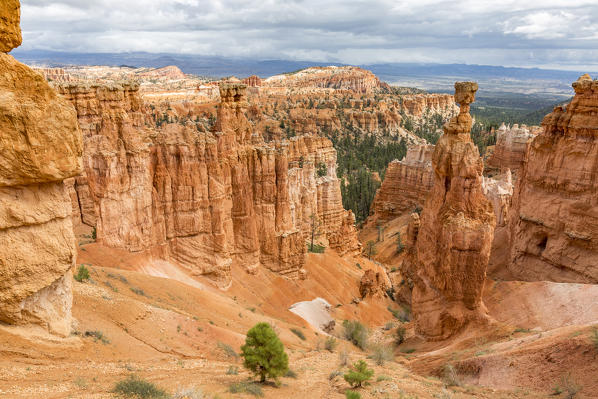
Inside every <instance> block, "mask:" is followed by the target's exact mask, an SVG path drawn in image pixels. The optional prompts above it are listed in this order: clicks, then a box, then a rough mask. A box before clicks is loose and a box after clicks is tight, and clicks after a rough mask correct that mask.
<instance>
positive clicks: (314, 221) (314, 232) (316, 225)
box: [309, 214, 320, 252]
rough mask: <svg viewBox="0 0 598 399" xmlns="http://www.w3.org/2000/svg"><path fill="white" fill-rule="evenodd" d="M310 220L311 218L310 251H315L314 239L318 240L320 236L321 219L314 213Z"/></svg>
mask: <svg viewBox="0 0 598 399" xmlns="http://www.w3.org/2000/svg"><path fill="white" fill-rule="evenodd" d="M309 220H310V227H309V231H310V236H311V240H310V245H309V250H310V252H315V248H314V241H315V240H316V238H318V237H319V236H320V220H319V219H318V217H317V216H316V215H314V214H312V215H311V216H310V217H309Z"/></svg>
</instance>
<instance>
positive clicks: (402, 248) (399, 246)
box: [397, 231, 405, 254]
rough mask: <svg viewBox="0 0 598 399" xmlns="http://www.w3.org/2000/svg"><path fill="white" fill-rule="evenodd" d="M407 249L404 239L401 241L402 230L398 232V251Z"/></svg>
mask: <svg viewBox="0 0 598 399" xmlns="http://www.w3.org/2000/svg"><path fill="white" fill-rule="evenodd" d="M404 249H405V245H403V241H401V232H400V231H399V232H397V253H399V254H400V253H401V252H403V250H404Z"/></svg>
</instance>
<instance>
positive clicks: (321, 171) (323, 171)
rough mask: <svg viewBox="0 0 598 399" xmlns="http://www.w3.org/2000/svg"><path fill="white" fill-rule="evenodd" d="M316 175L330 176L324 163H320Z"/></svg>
mask: <svg viewBox="0 0 598 399" xmlns="http://www.w3.org/2000/svg"><path fill="white" fill-rule="evenodd" d="M316 173H317V175H318V177H324V176H326V175H327V174H328V167H327V166H326V164H325V163H324V162H318V166H317V169H316Z"/></svg>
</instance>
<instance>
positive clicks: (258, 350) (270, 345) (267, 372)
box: [241, 323, 289, 382]
mask: <svg viewBox="0 0 598 399" xmlns="http://www.w3.org/2000/svg"><path fill="white" fill-rule="evenodd" d="M241 356H243V359H244V362H243V365H244V366H245V367H246V368H247V369H248V370H250V371H253V372H254V373H255V375H256V376H259V377H260V381H261V382H265V381H266V378H267V377H271V378H277V377H280V376H281V375H284V374H285V373H286V372H287V370H288V369H289V357H288V356H287V354H286V353H285V351H284V346H283V345H282V342H280V339H278V336H277V335H276V333H275V332H274V330H273V329H272V327H271V326H270V325H269V324H268V323H258V324H256V325H255V326H254V327H252V328H251V330H249V332H248V333H247V338H246V339H245V345H243V346H242V347H241Z"/></svg>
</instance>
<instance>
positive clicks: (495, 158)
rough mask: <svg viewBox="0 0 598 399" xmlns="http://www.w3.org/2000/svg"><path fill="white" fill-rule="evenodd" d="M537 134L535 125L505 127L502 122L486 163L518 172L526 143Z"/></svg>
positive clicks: (521, 164)
mask: <svg viewBox="0 0 598 399" xmlns="http://www.w3.org/2000/svg"><path fill="white" fill-rule="evenodd" d="M537 134H538V128H537V127H531V128H528V127H527V126H525V125H524V126H521V127H520V126H519V125H513V126H512V127H507V126H505V124H504V123H503V124H502V125H501V126H500V128H498V130H497V131H496V145H495V146H494V151H493V152H492V155H491V156H490V157H489V158H488V161H487V165H488V166H490V167H494V168H497V169H500V170H506V169H510V170H511V172H512V173H518V172H519V170H520V169H521V167H522V166H523V161H524V160H525V153H526V151H527V145H528V143H529V142H531V140H532V139H533V138H534V137H535V136H536V135H537Z"/></svg>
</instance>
